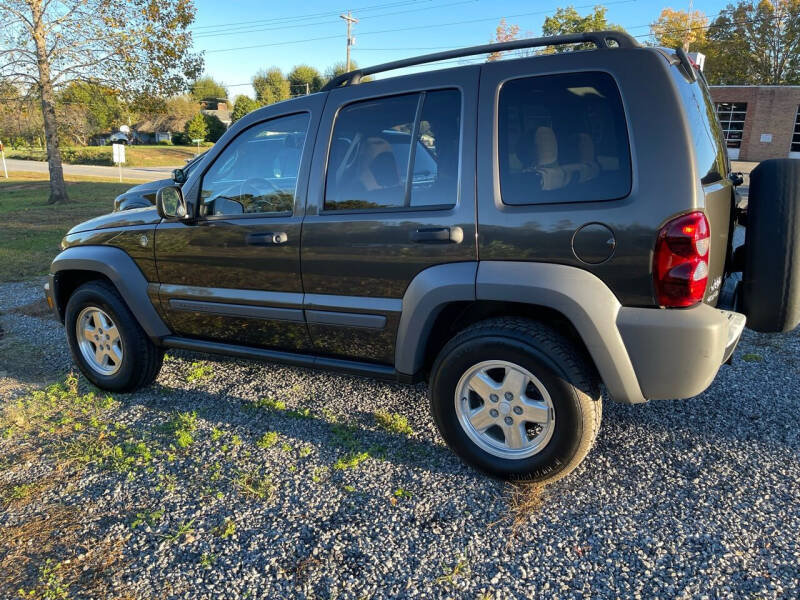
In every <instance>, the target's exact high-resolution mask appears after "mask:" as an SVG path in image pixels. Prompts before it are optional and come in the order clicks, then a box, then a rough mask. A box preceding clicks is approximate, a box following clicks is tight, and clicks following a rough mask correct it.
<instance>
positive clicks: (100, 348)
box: [75, 306, 123, 376]
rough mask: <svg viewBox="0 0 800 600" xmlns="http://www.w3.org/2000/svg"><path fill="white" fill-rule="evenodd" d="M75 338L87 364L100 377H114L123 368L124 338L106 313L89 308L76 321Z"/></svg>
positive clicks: (92, 307) (95, 308) (93, 307)
mask: <svg viewBox="0 0 800 600" xmlns="http://www.w3.org/2000/svg"><path fill="white" fill-rule="evenodd" d="M75 337H76V338H77V340H78V348H79V349H80V351H81V355H82V356H83V359H84V360H85V361H86V363H87V364H88V365H89V366H90V367H91V368H92V369H93V370H94V371H96V372H97V373H99V374H100V375H106V376H107V375H113V374H114V373H116V372H117V371H119V369H120V367H122V358H123V354H122V338H121V337H120V334H119V330H118V329H117V326H116V324H115V323H114V321H112V320H111V317H109V316H108V315H107V314H106V313H105V312H104V311H102V310H101V309H99V308H97V307H95V306H87V307H86V308H84V309H83V310H82V311H81V312H80V314H79V315H78V318H77V319H76V320H75Z"/></svg>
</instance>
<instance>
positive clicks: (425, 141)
mask: <svg viewBox="0 0 800 600" xmlns="http://www.w3.org/2000/svg"><path fill="white" fill-rule="evenodd" d="M460 133H461V96H460V92H458V90H437V91H431V92H422V93H417V94H404V95H401V96H391V97H387V98H378V99H372V100H364V101H361V102H355V103H353V104H349V105H347V106H345V107H344V108H342V109H341V110H340V111H339V114H338V115H337V117H336V121H335V124H334V128H333V135H332V140H331V146H330V152H329V157H328V169H327V174H326V181H325V206H324V210H326V211H333V210H359V211H363V210H400V209H410V208H415V207H426V208H434V207H435V208H447V207H451V206H453V205H454V204H455V203H456V200H457V195H458V167H459V152H460V150H459V142H460Z"/></svg>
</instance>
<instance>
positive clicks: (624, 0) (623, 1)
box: [206, 0, 637, 54]
mask: <svg viewBox="0 0 800 600" xmlns="http://www.w3.org/2000/svg"><path fill="white" fill-rule="evenodd" d="M636 1H637V0H616V1H614V2H607V3H606V6H610V5H615V4H630V3H631V2H636ZM594 6H595V5H594V4H586V5H583V6H576V7H575V8H576V9H580V8H593V7H594ZM543 14H551V11H547V10H545V11H542V10H537V11H532V12H526V13H518V14H514V15H505V17H504V18H508V19H515V18H518V17H529V16H534V15H543ZM499 18H501V17H496V16H495V17H482V18H480V19H468V20H464V21H451V22H449V23H434V24H429V25H422V26H419V25H415V26H413V27H399V28H395V29H383V30H380V31H365V32H362V33H360V34H359V35H361V36H365V35H379V34H383V33H397V32H401V31H417V30H419V29H430V28H434V27H452V26H455V25H468V24H471V23H483V22H486V21H496V20H498V19H499ZM338 37H339V36H338V35H328V36H320V37H315V38H305V39H299V40H288V41H282V42H272V43H269V44H254V45H252V46H239V47H235V48H218V49H215V50H206V54H212V53H218V52H235V51H237V50H252V49H254V48H268V47H272V46H283V45H286V44H302V43H306V42H318V41H322V40H330V39H336V38H338Z"/></svg>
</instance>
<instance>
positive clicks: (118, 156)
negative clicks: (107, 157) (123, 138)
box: [111, 144, 125, 182]
mask: <svg viewBox="0 0 800 600" xmlns="http://www.w3.org/2000/svg"><path fill="white" fill-rule="evenodd" d="M111 147H112V148H113V149H114V163H115V164H117V165H119V180H120V182H122V163H124V162H125V144H111Z"/></svg>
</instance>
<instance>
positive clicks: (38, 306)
mask: <svg viewBox="0 0 800 600" xmlns="http://www.w3.org/2000/svg"><path fill="white" fill-rule="evenodd" d="M8 312H12V313H17V314H19V315H25V316H27V317H36V318H37V319H53V320H54V319H55V318H56V316H55V314H53V311H52V310H51V309H50V307H49V306H48V305H47V300H45V299H44V298H40V299H39V300H35V301H34V302H31V303H30V304H25V305H23V306H18V307H16V308H12V309H11V310H9V311H8ZM0 331H2V330H0ZM1 338H2V335H0V339H1Z"/></svg>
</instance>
